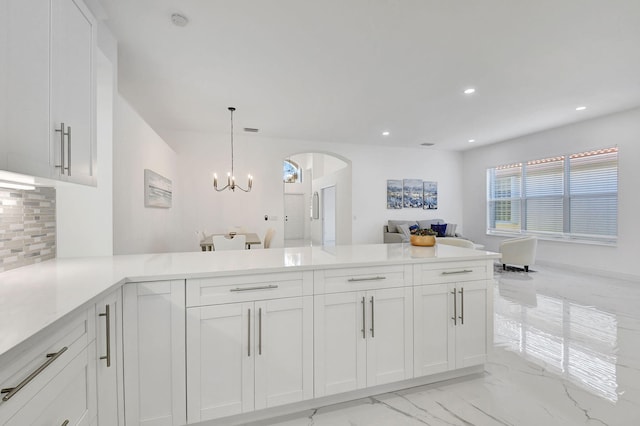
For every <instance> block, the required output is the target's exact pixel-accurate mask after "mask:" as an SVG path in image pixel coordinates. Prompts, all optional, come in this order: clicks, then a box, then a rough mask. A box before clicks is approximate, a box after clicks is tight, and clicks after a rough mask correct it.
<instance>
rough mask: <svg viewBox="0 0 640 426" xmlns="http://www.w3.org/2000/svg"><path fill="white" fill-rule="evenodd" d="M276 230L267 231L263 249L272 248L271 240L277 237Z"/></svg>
mask: <svg viewBox="0 0 640 426" xmlns="http://www.w3.org/2000/svg"><path fill="white" fill-rule="evenodd" d="M275 233H276V230H275V229H274V228H269V229H267V233H266V234H264V244H263V247H264V248H266V249H268V248H269V247H271V240H272V239H273V236H274V235H275Z"/></svg>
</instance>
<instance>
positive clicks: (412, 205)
mask: <svg viewBox="0 0 640 426" xmlns="http://www.w3.org/2000/svg"><path fill="white" fill-rule="evenodd" d="M387 208H388V209H402V208H405V209H425V210H435V209H437V208H438V182H433V181H426V180H422V179H389V180H387Z"/></svg>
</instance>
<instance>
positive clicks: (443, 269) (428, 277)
mask: <svg viewBox="0 0 640 426" xmlns="http://www.w3.org/2000/svg"><path fill="white" fill-rule="evenodd" d="M416 268H419V271H418V273H417V274H416V281H417V282H416V285H422V284H434V283H452V282H462V281H475V280H484V279H487V263H486V262H451V263H438V264H435V265H417V266H416Z"/></svg>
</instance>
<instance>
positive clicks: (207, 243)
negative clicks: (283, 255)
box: [200, 232, 262, 251]
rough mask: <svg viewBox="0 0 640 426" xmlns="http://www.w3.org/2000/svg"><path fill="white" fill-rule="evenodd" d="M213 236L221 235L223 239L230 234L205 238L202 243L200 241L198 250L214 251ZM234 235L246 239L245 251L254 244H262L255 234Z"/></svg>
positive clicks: (240, 233) (241, 233) (239, 233)
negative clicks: (242, 236)
mask: <svg viewBox="0 0 640 426" xmlns="http://www.w3.org/2000/svg"><path fill="white" fill-rule="evenodd" d="M214 235H223V236H225V237H230V235H231V234H213V235H209V236H207V237H205V238H204V239H203V240H202V241H200V248H201V249H202V251H215V248H214V247H213V236H214ZM234 235H244V236H246V237H247V240H246V242H245V245H246V248H247V250H251V246H252V245H254V244H262V240H261V239H260V237H259V236H258V234H256V233H255V232H238V233H236V234H234Z"/></svg>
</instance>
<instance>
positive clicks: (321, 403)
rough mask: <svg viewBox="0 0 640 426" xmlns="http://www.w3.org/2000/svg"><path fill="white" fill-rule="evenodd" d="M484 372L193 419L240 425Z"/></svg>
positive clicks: (209, 424)
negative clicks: (236, 413)
mask: <svg viewBox="0 0 640 426" xmlns="http://www.w3.org/2000/svg"><path fill="white" fill-rule="evenodd" d="M481 373H484V365H477V366H474V367H467V368H461V369H459V370H453V371H447V372H444V373H439V374H433V375H431V376H425V377H420V378H417V379H409V380H403V381H401V382H394V383H388V384H386V385H379V386H372V387H368V388H365V389H359V390H355V391H351V392H345V393H341V394H337V395H329V396H324V397H321V398H315V399H310V400H307V401H301V402H296V403H293V404H288V405H283V406H281V407H273V408H267V409H264V410H259V411H254V412H251V413H245V414H238V415H235V416H230V417H225V418H222V419H213V420H206V421H203V422H201V423H197V425H198V426H214V425H215V426H233V425H243V424H246V423H253V422H263V421H266V420H269V419H274V418H276V417H282V416H288V415H292V414H296V413H300V412H303V411H306V410H315V409H317V408H321V407H325V406H327V405H333V404H341V403H346V402H350V401H354V400H358V399H362V398H367V397H371V396H375V395H380V394H384V393H389V392H396V391H399V390H403V389H409V388H413V387H417V386H424V385H429V384H433V383H438V382H445V381H448V380H454V379H459V378H462V377H465V376H473V375H476V374H481Z"/></svg>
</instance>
